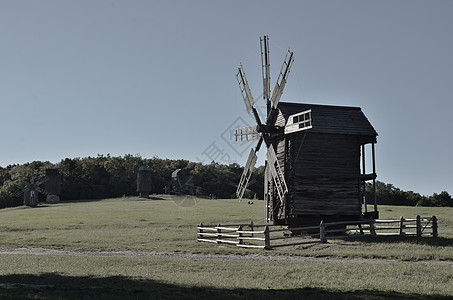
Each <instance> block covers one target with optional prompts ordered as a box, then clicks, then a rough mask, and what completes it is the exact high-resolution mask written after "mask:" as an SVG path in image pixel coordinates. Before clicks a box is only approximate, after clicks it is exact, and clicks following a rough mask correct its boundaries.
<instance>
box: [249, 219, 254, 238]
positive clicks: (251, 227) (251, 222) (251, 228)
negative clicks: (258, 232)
mask: <svg viewBox="0 0 453 300" xmlns="http://www.w3.org/2000/svg"><path fill="white" fill-rule="evenodd" d="M250 230H251V231H253V221H250ZM252 236H255V235H254V234H253V233H252Z"/></svg>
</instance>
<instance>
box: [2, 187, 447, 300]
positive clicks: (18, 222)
mask: <svg viewBox="0 0 453 300" xmlns="http://www.w3.org/2000/svg"><path fill="white" fill-rule="evenodd" d="M263 210H264V209H263V206H262V202H261V201H255V204H253V205H248V204H247V202H241V203H239V202H238V201H237V200H205V199H198V198H191V197H189V198H184V197H182V198H174V197H170V196H166V195H158V196H155V197H154V198H153V199H152V200H140V199H138V198H118V199H106V200H102V201H79V202H62V203H59V204H53V205H46V204H44V205H40V206H39V207H37V208H28V207H19V208H9V209H3V210H0V240H1V243H0V249H3V252H1V254H0V266H1V267H0V298H2V299H3V298H8V297H9V298H11V299H24V298H29V299H84V298H86V299H91V298H101V299H103V298H105V299H112V298H117V299H125V298H131V299H137V298H138V299H155V298H193V299H200V298H201V299H212V298H225V299H243V298H269V299H270V298H275V297H277V296H283V297H285V298H286V297H296V298H307V299H321V298H322V299H329V298H330V299H339V298H340V299H368V298H369V299H386V298H396V297H398V298H408V299H426V298H427V297H431V298H447V297H453V209H452V208H424V207H423V208H422V207H397V206H381V207H380V212H381V218H387V219H388V218H399V217H400V216H401V215H403V216H404V217H408V218H413V217H415V216H416V215H421V216H433V215H435V216H437V218H438V220H439V238H436V239H434V238H429V237H423V238H415V237H412V238H402V237H393V238H389V237H386V238H384V237H379V238H376V239H369V238H368V239H355V240H329V241H328V243H326V244H321V243H315V244H309V245H303V246H291V247H283V248H278V249H277V250H268V251H266V250H250V249H240V248H239V249H238V248H236V247H234V246H223V245H215V244H209V243H199V242H197V241H196V225H197V224H198V223H200V222H203V223H204V224H217V223H221V224H228V223H230V224H231V223H248V222H250V221H251V220H253V221H254V223H256V224H263V221H262V219H263V214H264V212H263ZM18 248H28V249H31V248H45V249H56V250H61V252H58V253H60V254H58V253H57V254H53V253H49V252H45V251H44V252H40V251H37V252H36V253H33V252H30V253H29V254H18V253H15V252H14V251H9V250H11V249H18ZM63 251H70V253H71V255H67V254H61V253H64V252H63ZM117 252H121V253H128V254H127V255H115V253H117ZM86 253H90V254H89V255H86ZM96 253H97V255H96ZM105 253H112V254H111V255H108V254H105ZM147 253H160V254H162V253H177V254H198V255H199V256H196V257H194V258H190V256H184V257H178V256H172V255H169V256H164V255H160V256H152V255H151V256H148V255H147ZM214 254H215V255H218V256H221V257H224V255H228V256H231V257H232V258H233V259H200V257H201V258H202V257H204V256H203V255H205V256H206V257H212V255H214ZM208 255H209V256H208ZM256 256H259V257H265V258H266V257H268V258H274V257H291V258H297V257H313V258H320V259H319V261H318V260H316V259H313V260H308V261H304V262H303V261H275V260H273V259H268V260H267V259H260V260H257V259H250V260H248V259H247V257H252V258H253V257H256ZM188 257H189V258H188ZM236 258H245V259H236ZM324 258H328V259H324Z"/></svg>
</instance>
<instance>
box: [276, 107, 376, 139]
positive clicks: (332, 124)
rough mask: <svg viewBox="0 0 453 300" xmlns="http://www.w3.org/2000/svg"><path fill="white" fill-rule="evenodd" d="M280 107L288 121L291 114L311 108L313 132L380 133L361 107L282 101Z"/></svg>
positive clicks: (374, 135) (369, 134)
mask: <svg viewBox="0 0 453 300" xmlns="http://www.w3.org/2000/svg"><path fill="white" fill-rule="evenodd" d="M278 108H279V109H280V111H281V113H282V115H283V117H284V118H285V120H286V121H288V118H289V116H290V115H293V114H296V113H299V112H303V111H306V110H309V109H311V118H312V126H313V127H312V128H311V129H309V130H310V131H311V132H319V133H333V134H348V135H361V136H370V137H374V138H375V137H376V136H377V135H378V134H377V132H376V130H374V128H373V126H372V125H371V123H370V122H369V121H368V119H367V117H366V116H365V115H364V114H363V112H362V110H361V109H360V107H349V106H334V105H320V104H307V103H289V102H280V103H279V104H278Z"/></svg>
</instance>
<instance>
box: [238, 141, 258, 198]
mask: <svg viewBox="0 0 453 300" xmlns="http://www.w3.org/2000/svg"><path fill="white" fill-rule="evenodd" d="M256 152H257V151H256V149H253V148H252V149H250V154H249V157H248V159H247V163H246V164H245V166H244V171H243V172H242V175H241V179H240V181H239V184H238V187H237V190H236V196H237V197H238V198H239V201H242V197H243V196H244V193H245V190H246V189H247V186H248V183H249V180H250V177H251V176H252V173H253V170H254V169H255V164H256V161H257V159H258V156H257V155H256Z"/></svg>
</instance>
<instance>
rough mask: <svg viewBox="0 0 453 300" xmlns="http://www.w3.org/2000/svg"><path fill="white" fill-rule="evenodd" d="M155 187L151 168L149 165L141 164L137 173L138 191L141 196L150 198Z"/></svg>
mask: <svg viewBox="0 0 453 300" xmlns="http://www.w3.org/2000/svg"><path fill="white" fill-rule="evenodd" d="M152 189H153V181H152V175H151V170H150V168H149V167H148V166H141V167H140V168H139V169H138V173H137V192H138V197H139V198H149V193H151V191H152Z"/></svg>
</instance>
